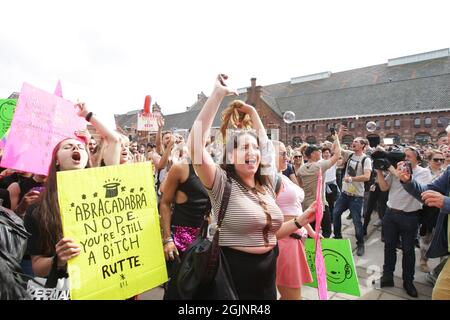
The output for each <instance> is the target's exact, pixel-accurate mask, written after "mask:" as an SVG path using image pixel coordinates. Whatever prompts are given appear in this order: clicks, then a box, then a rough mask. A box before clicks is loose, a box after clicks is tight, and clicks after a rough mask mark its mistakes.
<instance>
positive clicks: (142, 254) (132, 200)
mask: <svg viewBox="0 0 450 320" xmlns="http://www.w3.org/2000/svg"><path fill="white" fill-rule="evenodd" d="M58 200H59V204H60V208H61V212H62V217H63V229H64V236H66V237H70V238H73V239H74V240H75V241H76V242H77V243H78V244H79V245H80V247H81V254H80V255H79V256H78V257H76V258H74V259H72V260H70V261H69V275H70V277H69V278H70V281H71V297H72V299H125V298H129V297H131V296H133V295H136V294H139V293H141V292H143V291H146V290H149V289H151V288H153V287H155V286H158V285H159V284H161V283H164V282H165V281H167V272H166V268H165V260H164V254H163V249H162V241H161V233H160V227H159V216H158V211H157V207H156V194H155V189H154V184H153V175H152V169H151V165H150V164H149V163H136V164H129V165H119V166H110V167H102V168H94V169H85V170H75V171H68V172H59V173H58Z"/></svg>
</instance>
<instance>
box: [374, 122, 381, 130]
mask: <svg viewBox="0 0 450 320" xmlns="http://www.w3.org/2000/svg"><path fill="white" fill-rule="evenodd" d="M375 123H376V124H377V129H380V120H376V121H375Z"/></svg>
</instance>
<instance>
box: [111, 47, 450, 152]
mask: <svg viewBox="0 0 450 320" xmlns="http://www.w3.org/2000/svg"><path fill="white" fill-rule="evenodd" d="M238 93H239V97H226V98H225V99H224V101H223V102H222V104H221V106H220V108H219V112H218V114H217V116H216V118H215V119H214V122H213V127H219V126H220V114H221V112H222V111H223V110H224V109H225V108H226V106H227V105H228V104H229V103H230V102H231V101H232V100H234V99H240V100H243V101H246V102H247V103H249V104H251V105H253V106H254V107H255V108H256V110H257V111H258V113H259V115H260V117H261V119H262V122H263V124H264V125H265V127H266V128H267V129H278V130H279V131H278V132H279V137H278V138H279V139H280V140H281V141H283V142H285V143H288V144H291V145H296V144H299V143H301V142H303V141H306V142H309V143H319V142H321V141H324V140H325V139H327V136H329V132H330V127H333V126H334V127H336V126H337V125H338V124H340V123H341V122H343V121H344V122H347V124H348V128H349V131H348V135H347V136H345V137H344V143H345V142H350V141H351V140H352V139H353V138H354V137H356V136H362V137H368V138H370V137H377V138H380V139H383V138H394V140H395V141H396V142H397V143H399V142H406V143H413V142H417V143H420V144H425V143H436V142H437V140H438V138H439V137H440V136H442V135H444V134H445V127H446V126H447V124H448V122H449V120H450V54H449V49H443V50H437V51H432V52H427V53H421V54H417V55H412V56H407V57H400V58H395V59H389V60H388V63H386V64H381V65H375V66H369V67H365V68H360V69H355V70H349V71H343V72H338V73H335V74H333V73H331V72H322V73H318V74H313V75H307V76H301V77H296V78H292V79H291V80H290V81H288V82H283V83H277V84H272V85H267V86H259V85H257V83H256V78H252V79H251V82H250V86H249V87H248V88H243V89H239V90H238ZM197 98H198V99H197V101H196V102H195V103H194V104H193V105H192V106H191V107H188V108H186V109H187V110H186V111H184V112H181V113H177V114H171V115H167V116H165V123H166V125H165V127H166V128H167V129H171V128H190V127H191V126H192V124H193V122H194V120H195V118H196V117H197V115H198V113H199V111H200V110H201V108H202V106H203V105H204V103H205V101H206V99H207V97H206V95H205V94H203V93H201V94H199V95H198V96H197ZM286 111H293V112H294V113H295V114H296V120H295V121H294V122H293V123H290V124H287V123H285V122H284V121H283V114H284V113H285V112H286ZM116 118H117V117H116ZM126 118H127V119H128V120H127V121H131V120H130V119H131V117H130V116H128V117H126ZM369 121H374V122H376V123H377V130H376V131H375V132H368V131H367V130H366V123H367V122H369Z"/></svg>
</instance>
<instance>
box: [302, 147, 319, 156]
mask: <svg viewBox="0 0 450 320" xmlns="http://www.w3.org/2000/svg"><path fill="white" fill-rule="evenodd" d="M314 151H320V148H319V147H318V146H316V145H314V144H313V145H309V146H307V147H306V150H305V156H307V157H309V156H310V155H311V153H313V152H314Z"/></svg>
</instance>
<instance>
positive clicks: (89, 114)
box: [85, 112, 94, 122]
mask: <svg viewBox="0 0 450 320" xmlns="http://www.w3.org/2000/svg"><path fill="white" fill-rule="evenodd" d="M93 115H94V114H93V113H92V112H89V113H88V114H87V115H86V117H85V119H86V121H87V122H89V121H91V118H92V116H93Z"/></svg>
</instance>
